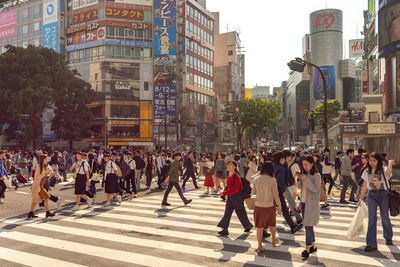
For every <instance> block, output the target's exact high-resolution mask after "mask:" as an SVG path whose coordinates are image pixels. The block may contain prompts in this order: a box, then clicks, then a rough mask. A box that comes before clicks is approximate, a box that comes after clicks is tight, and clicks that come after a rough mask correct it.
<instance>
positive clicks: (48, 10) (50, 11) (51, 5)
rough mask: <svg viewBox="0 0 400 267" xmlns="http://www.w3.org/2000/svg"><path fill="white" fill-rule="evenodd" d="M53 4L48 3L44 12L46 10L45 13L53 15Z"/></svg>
mask: <svg viewBox="0 0 400 267" xmlns="http://www.w3.org/2000/svg"><path fill="white" fill-rule="evenodd" d="M54 9H55V8H54V5H53V4H50V5H48V6H47V9H46V12H47V15H49V16H50V15H53V13H54Z"/></svg>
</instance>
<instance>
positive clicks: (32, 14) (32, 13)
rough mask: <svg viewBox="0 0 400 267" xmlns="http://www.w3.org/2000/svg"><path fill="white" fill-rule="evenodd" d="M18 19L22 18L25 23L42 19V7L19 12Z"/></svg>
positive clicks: (28, 8) (38, 6)
mask: <svg viewBox="0 0 400 267" xmlns="http://www.w3.org/2000/svg"><path fill="white" fill-rule="evenodd" d="M17 12H18V13H17V17H18V18H19V19H21V18H22V20H23V21H27V20H31V19H32V18H34V19H38V18H41V17H42V5H36V6H33V7H27V8H24V9H22V11H21V10H18V11H17Z"/></svg>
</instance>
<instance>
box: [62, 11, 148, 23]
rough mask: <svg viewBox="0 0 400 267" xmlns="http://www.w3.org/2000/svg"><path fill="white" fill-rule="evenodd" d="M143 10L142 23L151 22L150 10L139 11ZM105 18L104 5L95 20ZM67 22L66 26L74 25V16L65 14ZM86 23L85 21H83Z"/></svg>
mask: <svg viewBox="0 0 400 267" xmlns="http://www.w3.org/2000/svg"><path fill="white" fill-rule="evenodd" d="M141 12H143V22H144V23H146V22H147V23H152V21H153V17H152V11H150V10H144V11H141ZM105 18H106V10H105V8H104V7H101V8H99V12H98V18H97V20H104V19H105ZM67 20H68V21H67V22H68V26H72V25H74V16H67ZM113 20H121V21H127V19H114V18H113ZM85 23H86V22H85Z"/></svg>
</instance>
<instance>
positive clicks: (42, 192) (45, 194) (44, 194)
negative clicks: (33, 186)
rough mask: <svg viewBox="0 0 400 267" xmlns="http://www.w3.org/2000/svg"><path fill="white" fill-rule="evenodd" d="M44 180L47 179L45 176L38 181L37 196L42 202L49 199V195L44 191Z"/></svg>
mask: <svg viewBox="0 0 400 267" xmlns="http://www.w3.org/2000/svg"><path fill="white" fill-rule="evenodd" d="M46 179H47V176H44V177H43V178H42V180H40V191H39V196H40V198H41V199H43V200H45V199H48V198H50V194H49V193H48V192H47V190H46V189H44V184H45V183H46Z"/></svg>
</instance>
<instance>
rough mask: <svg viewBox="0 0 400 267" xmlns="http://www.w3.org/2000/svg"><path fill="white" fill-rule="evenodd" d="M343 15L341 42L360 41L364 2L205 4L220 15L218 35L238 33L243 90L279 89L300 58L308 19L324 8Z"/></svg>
mask: <svg viewBox="0 0 400 267" xmlns="http://www.w3.org/2000/svg"><path fill="white" fill-rule="evenodd" d="M326 7H328V8H337V9H340V10H342V11H343V41H344V42H345V45H344V53H345V57H348V40H350V39H356V38H363V36H362V35H361V34H360V32H361V31H362V27H363V23H364V22H363V21H364V20H363V10H365V9H368V1H367V0H246V1H243V0H207V9H208V10H210V11H219V12H220V32H226V29H227V24H228V25H229V26H228V28H229V31H233V30H235V29H236V30H238V29H239V31H240V39H241V41H242V46H244V48H243V50H245V51H246V53H245V54H246V88H250V87H253V86H254V85H256V84H258V85H266V86H271V88H272V87H274V86H280V84H281V82H282V81H284V80H287V78H288V77H289V68H288V67H287V65H286V64H287V63H288V62H289V61H290V60H291V59H294V58H295V57H302V55H301V54H302V38H303V36H304V35H305V34H306V33H309V15H310V13H311V12H313V11H316V10H319V9H324V8H326Z"/></svg>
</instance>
